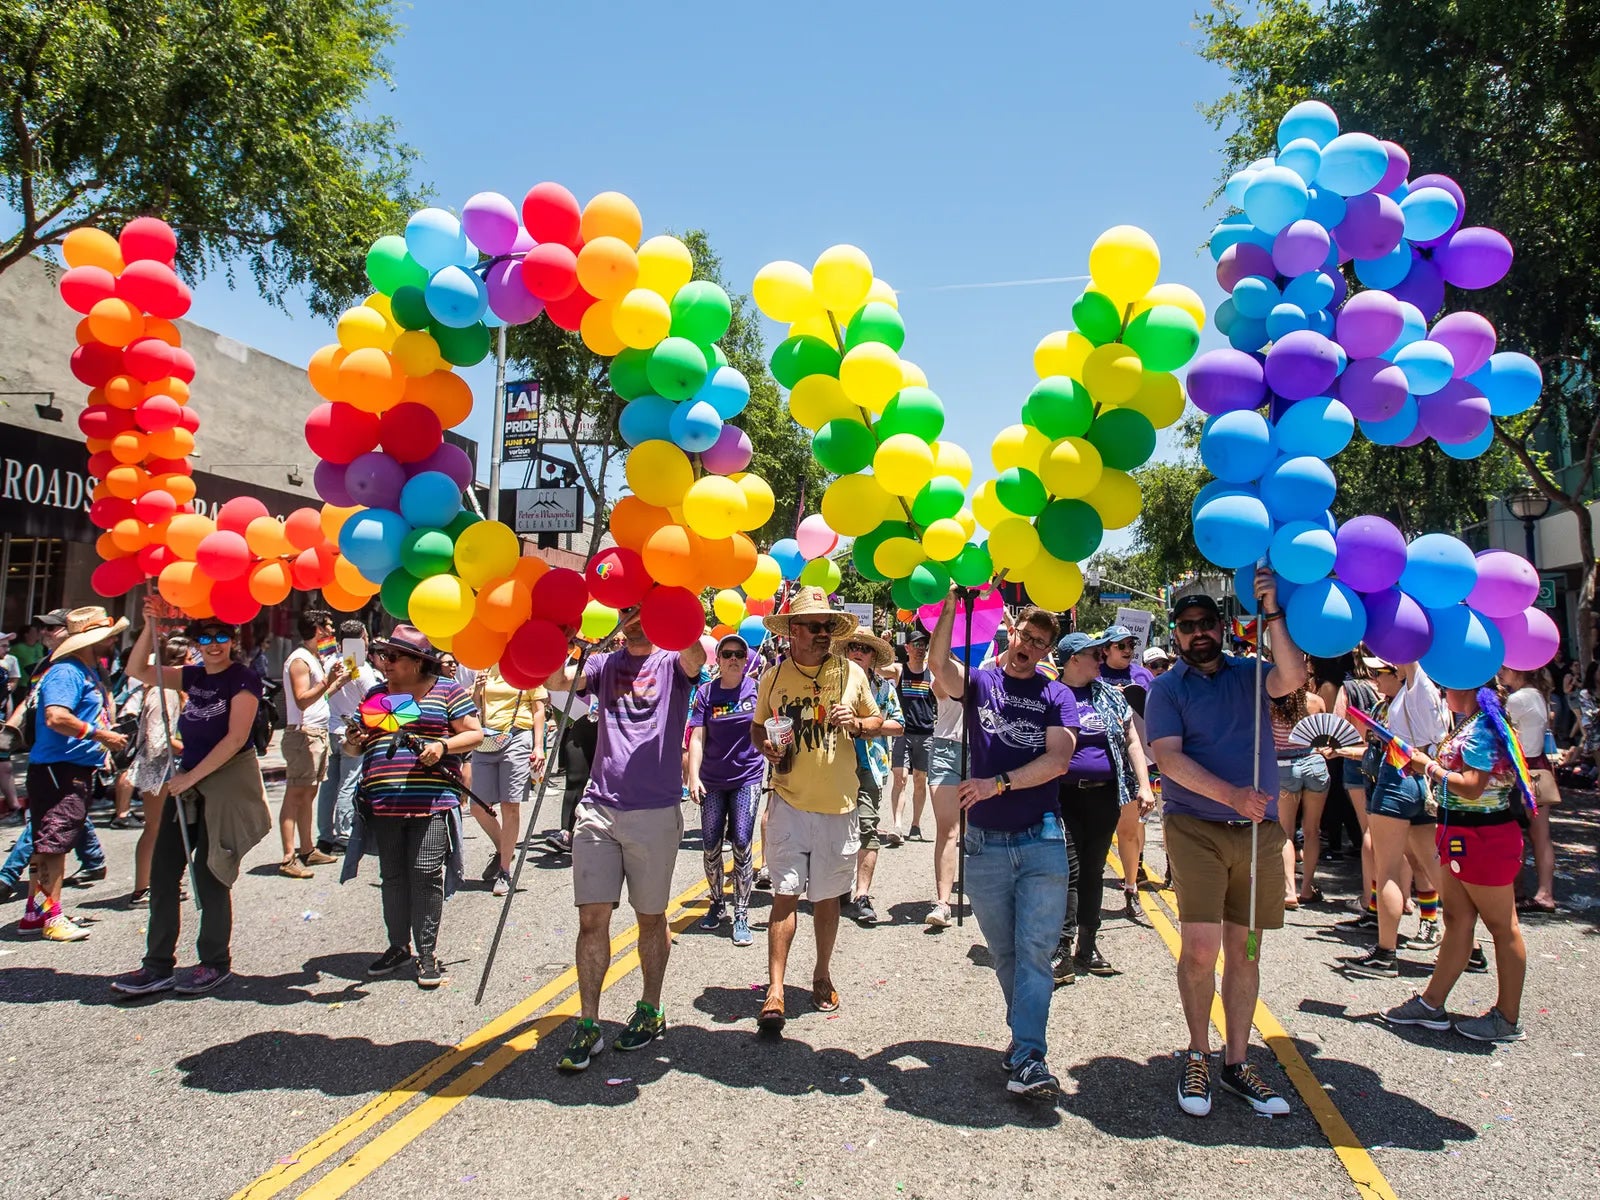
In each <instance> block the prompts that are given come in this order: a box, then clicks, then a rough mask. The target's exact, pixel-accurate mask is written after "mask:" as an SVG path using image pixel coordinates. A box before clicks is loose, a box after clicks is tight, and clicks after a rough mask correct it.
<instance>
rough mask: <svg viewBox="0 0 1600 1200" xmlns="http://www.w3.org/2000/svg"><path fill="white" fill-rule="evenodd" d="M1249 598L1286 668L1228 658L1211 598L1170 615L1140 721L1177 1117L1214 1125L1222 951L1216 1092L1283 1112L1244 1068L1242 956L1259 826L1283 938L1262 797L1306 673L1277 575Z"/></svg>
mask: <svg viewBox="0 0 1600 1200" xmlns="http://www.w3.org/2000/svg"><path fill="white" fill-rule="evenodd" d="M1255 592H1256V596H1257V597H1258V601H1259V604H1260V612H1261V620H1262V626H1263V628H1264V629H1265V630H1267V631H1268V632H1269V634H1270V638H1271V647H1272V649H1273V650H1274V651H1275V652H1276V657H1277V662H1278V665H1276V666H1274V667H1272V669H1271V670H1269V671H1266V672H1265V673H1264V675H1263V674H1259V673H1258V664H1257V660H1256V659H1253V658H1235V657H1234V656H1233V655H1231V654H1224V653H1223V652H1222V612H1221V610H1220V609H1219V608H1218V607H1217V602H1216V601H1215V600H1213V599H1212V598H1211V597H1210V596H1207V595H1205V594H1204V593H1194V594H1192V595H1187V596H1183V597H1180V598H1179V600H1178V602H1177V603H1176V604H1174V605H1173V606H1172V619H1173V622H1174V623H1175V626H1176V638H1175V644H1176V647H1177V651H1178V657H1179V662H1178V665H1177V666H1175V667H1174V668H1173V669H1172V670H1170V671H1168V672H1167V673H1166V674H1165V675H1163V676H1161V677H1160V678H1159V679H1157V680H1156V681H1155V683H1154V684H1153V686H1152V687H1151V690H1150V698H1149V701H1148V703H1147V706H1146V708H1145V727H1146V729H1147V730H1148V732H1149V736H1150V748H1151V752H1152V753H1153V754H1154V755H1155V757H1156V762H1157V763H1159V764H1160V767H1161V777H1162V794H1163V798H1164V800H1165V806H1164V819H1163V822H1162V830H1163V839H1164V842H1165V846H1166V851H1167V870H1168V873H1169V874H1170V875H1171V877H1172V883H1173V886H1174V888H1175V889H1176V890H1177V893H1178V919H1179V921H1180V923H1181V925H1182V940H1183V949H1182V952H1181V954H1180V956H1179V959H1178V992H1179V994H1180V996H1181V997H1182V1000H1183V1015H1184V1019H1185V1020H1186V1021H1187V1023H1188V1026H1189V1049H1188V1051H1187V1052H1186V1053H1185V1055H1184V1069H1183V1076H1182V1078H1181V1080H1180V1081H1179V1084H1178V1104H1179V1106H1180V1107H1181V1108H1182V1109H1183V1111H1184V1112H1186V1113H1188V1114H1189V1115H1190V1116H1192V1117H1203V1116H1205V1115H1206V1114H1207V1113H1209V1112H1210V1111H1211V1005H1212V1002H1213V1000H1214V999H1215V996H1216V969H1217V954H1218V952H1219V951H1220V950H1222V949H1224V948H1226V950H1227V961H1226V963H1225V965H1224V968H1223V975H1222V1007H1223V1012H1224V1014H1225V1015H1226V1017H1227V1045H1226V1047H1225V1049H1224V1053H1223V1061H1222V1070H1221V1073H1220V1074H1221V1079H1222V1084H1223V1086H1224V1087H1226V1088H1227V1089H1228V1090H1229V1091H1232V1092H1235V1093H1237V1094H1239V1095H1241V1096H1243V1097H1244V1098H1245V1099H1246V1100H1248V1101H1249V1102H1250V1104H1251V1106H1252V1107H1253V1108H1254V1109H1255V1110H1256V1111H1257V1112H1258V1113H1264V1114H1267V1115H1272V1116H1278V1115H1282V1114H1284V1113H1287V1112H1288V1111H1289V1105H1288V1102H1287V1101H1285V1100H1284V1099H1283V1098H1282V1097H1281V1096H1279V1095H1278V1094H1277V1093H1276V1092H1274V1091H1273V1090H1272V1089H1271V1088H1270V1087H1268V1086H1267V1083H1266V1081H1265V1080H1264V1079H1262V1077H1261V1075H1260V1074H1259V1072H1257V1070H1256V1069H1255V1067H1253V1066H1252V1065H1251V1064H1250V1063H1249V1061H1248V1059H1247V1051H1248V1048H1249V1040H1250V1023H1251V1020H1252V1016H1253V1014H1254V1012H1255V1006H1256V998H1257V996H1258V995H1259V994H1260V990H1261V972H1260V966H1259V963H1256V962H1252V961H1250V959H1249V956H1248V955H1247V954H1246V953H1245V942H1246V938H1247V936H1248V934H1249V930H1250V924H1251V921H1250V917H1251V914H1250V873H1251V870H1252V863H1251V841H1252V838H1251V826H1252V825H1254V824H1257V823H1259V829H1258V830H1257V835H1258V838H1259V841H1258V842H1257V845H1256V854H1255V863H1254V870H1255V871H1256V872H1257V877H1256V889H1255V892H1256V897H1255V899H1256V911H1255V917H1256V927H1257V928H1258V929H1281V928H1283V859H1282V849H1283V830H1282V828H1281V827H1280V826H1279V825H1278V820H1277V811H1276V810H1277V801H1276V799H1275V797H1274V796H1273V794H1271V793H1270V792H1268V791H1262V790H1260V789H1259V784H1260V783H1261V782H1266V781H1271V780H1276V778H1277V776H1276V774H1275V772H1276V770H1277V762H1276V758H1275V755H1274V751H1273V745H1272V721H1271V717H1270V713H1269V711H1268V706H1267V698H1268V697H1269V696H1286V695H1288V694H1289V693H1290V692H1292V691H1294V690H1295V689H1296V688H1298V687H1301V686H1303V685H1304V683H1305V680H1306V668H1305V655H1304V654H1302V653H1301V652H1300V650H1299V649H1298V648H1297V647H1296V646H1295V644H1294V642H1293V641H1292V640H1291V638H1290V637H1289V629H1288V625H1287V624H1286V622H1285V621H1284V619H1283V613H1282V612H1281V611H1279V609H1278V593H1277V585H1276V580H1275V577H1274V576H1273V574H1272V572H1271V571H1268V570H1260V571H1257V572H1256V580H1255ZM1252 745H1253V746H1254V756H1252V753H1251V748H1252ZM1268 786H1269V788H1270V787H1273V786H1274V785H1273V784H1272V783H1268Z"/></svg>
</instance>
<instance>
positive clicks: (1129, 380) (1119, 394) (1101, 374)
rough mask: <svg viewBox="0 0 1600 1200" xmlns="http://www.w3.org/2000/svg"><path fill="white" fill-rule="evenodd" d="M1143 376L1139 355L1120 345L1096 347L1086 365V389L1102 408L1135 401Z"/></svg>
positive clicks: (1084, 379) (1084, 368) (1084, 367)
mask: <svg viewBox="0 0 1600 1200" xmlns="http://www.w3.org/2000/svg"><path fill="white" fill-rule="evenodd" d="M1143 375H1144V364H1143V363H1142V362H1140V361H1139V355H1138V354H1137V353H1136V352H1135V351H1134V350H1133V348H1132V347H1131V346H1124V345H1123V344H1122V343H1121V342H1111V343H1109V344H1107V345H1104V346H1099V347H1096V349H1095V350H1094V352H1093V353H1091V354H1090V355H1089V357H1088V359H1087V360H1085V362H1084V364H1083V386H1084V387H1086V388H1088V389H1089V395H1091V396H1093V397H1094V400H1095V403H1096V404H1099V405H1100V406H1101V407H1102V408H1109V407H1114V406H1116V405H1118V404H1126V403H1127V402H1128V401H1129V400H1132V399H1133V398H1134V397H1135V396H1136V395H1138V394H1139V384H1140V382H1141V376H1143Z"/></svg>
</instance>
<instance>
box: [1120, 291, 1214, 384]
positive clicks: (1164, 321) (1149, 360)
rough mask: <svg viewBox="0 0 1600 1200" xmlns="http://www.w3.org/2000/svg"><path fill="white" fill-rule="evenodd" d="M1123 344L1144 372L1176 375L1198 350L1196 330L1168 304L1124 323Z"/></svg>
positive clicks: (1157, 306)
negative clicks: (1125, 324) (1128, 347)
mask: <svg viewBox="0 0 1600 1200" xmlns="http://www.w3.org/2000/svg"><path fill="white" fill-rule="evenodd" d="M1122 340H1123V341H1124V342H1126V343H1127V344H1128V345H1129V346H1130V347H1131V348H1132V349H1133V350H1134V351H1135V352H1136V353H1137V354H1138V355H1139V361H1140V362H1142V363H1143V364H1144V369H1145V370H1146V371H1176V370H1177V369H1178V368H1179V367H1181V366H1183V364H1184V363H1186V362H1188V361H1189V360H1190V359H1191V358H1193V357H1194V352H1195V351H1196V350H1198V349H1199V348H1200V327H1199V326H1198V325H1196V324H1195V323H1194V318H1193V317H1192V316H1190V315H1189V314H1188V313H1186V312H1184V311H1183V309H1181V308H1178V307H1177V306H1175V305H1172V304H1158V305H1156V306H1155V307H1154V308H1148V309H1146V310H1145V311H1144V312H1142V313H1140V314H1139V315H1138V316H1137V317H1135V318H1134V319H1133V320H1132V321H1130V322H1128V332H1127V333H1126V334H1124V335H1123V338H1122Z"/></svg>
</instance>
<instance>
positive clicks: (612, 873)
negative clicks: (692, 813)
mask: <svg viewBox="0 0 1600 1200" xmlns="http://www.w3.org/2000/svg"><path fill="white" fill-rule="evenodd" d="M681 841H683V809H682V807H681V806H679V805H677V804H673V805H669V806H667V807H664V808H637V809H628V808H613V807H611V806H610V805H608V804H595V803H593V802H591V801H588V800H585V801H584V802H583V803H582V804H580V805H578V818H577V823H576V825H575V826H574V827H573V830H572V901H573V903H574V904H577V905H580V906H581V905H584V904H610V905H616V904H618V903H619V902H620V901H621V900H622V885H623V883H624V882H626V883H627V885H628V903H629V904H631V905H633V908H634V911H635V912H639V913H643V914H645V915H646V916H654V915H656V914H657V913H664V912H666V911H667V900H668V898H669V897H670V896H671V895H672V868H673V867H674V866H676V865H677V861H678V844H679V843H680V842H681Z"/></svg>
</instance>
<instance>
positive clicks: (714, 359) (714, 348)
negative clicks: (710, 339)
mask: <svg viewBox="0 0 1600 1200" xmlns="http://www.w3.org/2000/svg"><path fill="white" fill-rule="evenodd" d="M727 365H728V356H727V355H726V354H724V353H723V352H722V347H721V346H718V345H716V344H712V345H710V346H707V347H706V373H707V374H712V373H714V372H715V371H716V369H717V368H718V367H725V366H727Z"/></svg>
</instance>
